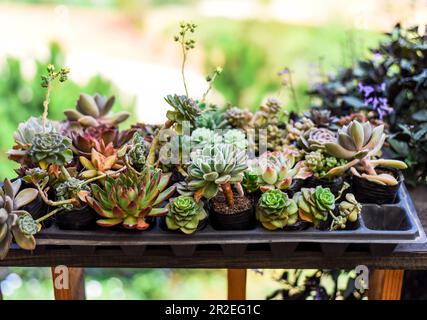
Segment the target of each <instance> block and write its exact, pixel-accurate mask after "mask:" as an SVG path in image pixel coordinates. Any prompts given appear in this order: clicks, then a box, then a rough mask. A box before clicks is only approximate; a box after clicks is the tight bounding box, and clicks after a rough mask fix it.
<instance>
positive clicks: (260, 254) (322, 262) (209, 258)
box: [0, 248, 427, 270]
mask: <svg viewBox="0 0 427 320" xmlns="http://www.w3.org/2000/svg"><path fill="white" fill-rule="evenodd" d="M58 264H63V265H67V266H69V267H117V268H225V269H227V268H248V269H249V268H255V269H256V268H265V269H268V268H271V269H281V268H285V269H286V268H289V269H315V268H321V269H353V268H354V267H355V266H357V265H366V266H368V267H369V268H370V269H371V270H373V269H407V270H426V269H427V254H426V253H422V254H415V253H408V252H406V253H404V252H400V253H393V254H392V255H390V256H381V257H373V256H371V255H370V254H369V253H366V252H365V253H364V252H348V253H345V254H344V255H342V256H336V257H325V256H323V255H322V253H320V252H312V251H302V252H295V253H294V254H293V255H291V256H289V257H286V258H283V257H279V256H274V255H272V254H271V252H265V251H256V250H247V251H246V253H245V254H244V255H241V256H225V255H224V254H223V253H222V250H220V249H218V251H213V250H207V249H206V250H200V251H199V250H198V251H197V253H196V256H193V257H173V259H171V251H170V249H169V248H166V249H164V250H161V249H152V248H148V249H147V250H146V252H145V254H144V255H142V256H140V255H135V256H132V255H125V254H123V251H122V250H121V249H120V248H117V249H115V248H105V249H102V250H101V249H99V248H98V249H97V250H96V251H95V252H94V253H93V254H91V255H87V256H83V255H79V254H76V253H75V252H72V251H71V250H70V249H65V248H58V249H56V248H55V249H52V248H46V250H45V251H44V252H39V253H37V254H31V252H28V251H25V250H11V251H10V252H9V254H8V256H7V257H6V259H5V260H2V261H0V266H22V267H48V266H52V265H58Z"/></svg>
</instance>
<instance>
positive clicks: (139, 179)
mask: <svg viewBox="0 0 427 320" xmlns="http://www.w3.org/2000/svg"><path fill="white" fill-rule="evenodd" d="M170 176H171V175H170V174H164V173H162V172H161V170H158V169H155V170H153V169H150V168H148V167H145V169H144V170H143V171H142V172H141V173H140V174H138V173H136V172H134V171H132V170H128V171H126V172H125V173H122V174H120V175H119V176H118V177H117V178H116V179H114V178H112V177H110V176H107V177H106V179H105V181H104V183H103V186H102V187H101V186H99V185H98V184H92V194H93V196H89V197H87V202H88V204H89V205H90V206H91V207H92V208H93V209H94V210H95V211H96V212H97V213H98V214H99V215H100V216H101V217H102V219H99V220H97V221H96V223H97V224H98V225H99V226H101V227H115V226H122V227H124V228H125V229H134V230H146V229H148V228H149V227H150V225H152V224H153V223H154V221H153V219H150V218H153V217H159V216H165V215H166V214H167V213H168V209H167V208H165V207H164V202H165V201H166V200H168V199H169V198H170V197H171V196H172V194H173V193H174V192H175V187H174V186H170V187H168V184H169V181H170Z"/></svg>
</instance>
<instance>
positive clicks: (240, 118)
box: [224, 107, 253, 130]
mask: <svg viewBox="0 0 427 320" xmlns="http://www.w3.org/2000/svg"><path fill="white" fill-rule="evenodd" d="M252 118H253V114H252V112H250V111H249V110H248V109H241V108H239V107H231V108H229V109H228V110H227V111H226V112H225V113H224V119H225V120H226V121H227V122H228V123H229V124H230V125H231V126H232V127H233V128H235V129H243V130H245V129H248V128H249V127H250V123H251V121H252Z"/></svg>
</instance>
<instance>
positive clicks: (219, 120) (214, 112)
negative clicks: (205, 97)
mask: <svg viewBox="0 0 427 320" xmlns="http://www.w3.org/2000/svg"><path fill="white" fill-rule="evenodd" d="M206 108H209V110H206ZM201 109H202V110H204V111H203V112H202V114H200V116H199V117H197V119H196V128H206V129H210V130H217V129H226V128H227V127H228V126H229V124H228V122H227V121H226V120H225V118H224V112H223V110H221V109H220V108H218V107H217V106H212V105H211V106H209V107H205V108H203V107H202V106H201ZM205 110H206V111H205Z"/></svg>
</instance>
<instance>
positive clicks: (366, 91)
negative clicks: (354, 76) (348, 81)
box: [358, 82, 394, 120]
mask: <svg viewBox="0 0 427 320" xmlns="http://www.w3.org/2000/svg"><path fill="white" fill-rule="evenodd" d="M358 88H359V92H360V93H361V94H363V97H364V99H365V105H366V106H368V107H371V108H372V109H373V110H375V111H376V112H377V114H378V117H379V118H380V120H383V118H384V116H386V115H389V114H391V113H392V112H393V111H394V110H393V108H391V107H390V106H389V104H388V99H387V97H385V96H384V93H385V90H386V87H385V83H384V82H383V83H381V84H380V85H364V84H363V83H362V82H359V86H358Z"/></svg>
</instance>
